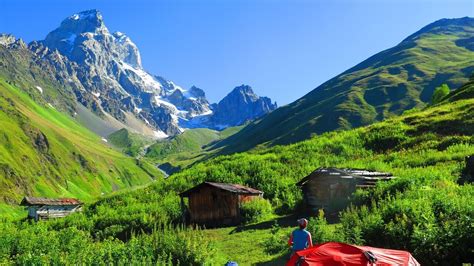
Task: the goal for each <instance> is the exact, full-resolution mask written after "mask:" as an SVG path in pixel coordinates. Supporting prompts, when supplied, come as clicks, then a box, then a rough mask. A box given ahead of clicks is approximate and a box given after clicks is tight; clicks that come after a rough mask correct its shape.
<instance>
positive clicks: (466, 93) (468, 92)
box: [444, 75, 474, 102]
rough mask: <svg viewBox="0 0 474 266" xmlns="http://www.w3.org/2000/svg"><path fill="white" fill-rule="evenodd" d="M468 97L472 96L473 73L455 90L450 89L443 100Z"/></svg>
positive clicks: (473, 90)
mask: <svg viewBox="0 0 474 266" xmlns="http://www.w3.org/2000/svg"><path fill="white" fill-rule="evenodd" d="M468 98H474V75H472V76H471V78H470V79H469V81H468V82H467V83H466V84H464V85H463V86H462V87H460V88H459V89H457V90H454V91H452V92H451V93H450V94H449V95H448V96H447V97H446V99H444V101H445V102H447V101H449V102H452V101H456V100H460V99H468Z"/></svg>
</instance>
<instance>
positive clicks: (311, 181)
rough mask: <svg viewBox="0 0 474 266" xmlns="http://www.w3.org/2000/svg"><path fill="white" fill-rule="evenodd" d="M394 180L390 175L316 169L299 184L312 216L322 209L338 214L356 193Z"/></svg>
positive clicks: (363, 171) (353, 170)
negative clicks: (384, 181) (377, 183)
mask: <svg viewBox="0 0 474 266" xmlns="http://www.w3.org/2000/svg"><path fill="white" fill-rule="evenodd" d="M392 178H394V177H393V176H392V174H391V173H382V172H376V171H369V170H362V169H339V168H318V169H316V170H315V171H314V172H312V173H311V174H309V175H308V176H306V177H305V178H303V179H302V180H301V181H300V182H298V183H297V185H298V186H300V187H301V189H302V191H303V195H304V201H305V203H306V205H307V206H308V207H309V208H310V210H311V211H312V212H316V211H317V210H318V209H323V210H325V211H328V212H329V213H334V212H338V211H340V210H342V209H344V208H345V207H347V206H348V204H349V200H350V196H351V195H352V193H354V192H355V191H356V189H367V188H371V187H374V186H375V183H376V182H378V181H380V180H390V179H392Z"/></svg>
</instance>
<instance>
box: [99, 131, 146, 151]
mask: <svg viewBox="0 0 474 266" xmlns="http://www.w3.org/2000/svg"><path fill="white" fill-rule="evenodd" d="M107 140H108V141H109V142H110V143H111V144H112V145H114V146H115V147H117V148H119V149H121V150H122V151H123V152H124V153H125V154H127V155H130V156H137V155H139V153H141V151H142V149H143V148H144V147H145V146H147V145H149V144H151V143H152V142H153V140H152V139H151V138H148V137H146V136H144V135H141V134H136V133H131V132H130V131H128V130H127V129H125V128H122V129H119V130H117V131H115V132H114V133H112V134H110V135H109V136H107Z"/></svg>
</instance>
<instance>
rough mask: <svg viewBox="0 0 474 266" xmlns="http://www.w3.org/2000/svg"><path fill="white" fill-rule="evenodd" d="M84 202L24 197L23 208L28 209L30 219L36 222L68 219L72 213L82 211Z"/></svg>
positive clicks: (68, 199) (69, 199) (67, 199)
mask: <svg viewBox="0 0 474 266" xmlns="http://www.w3.org/2000/svg"><path fill="white" fill-rule="evenodd" d="M82 204H83V203H82V202H81V201H79V200H77V199H71V198H58V199H49V198H33V197H24V198H23V200H22V201H21V203H20V205H21V206H26V207H27V209H28V218H31V219H34V220H35V221H38V220H43V219H51V218H61V217H66V216H68V215H69V214H71V213H74V212H77V211H81V209H82Z"/></svg>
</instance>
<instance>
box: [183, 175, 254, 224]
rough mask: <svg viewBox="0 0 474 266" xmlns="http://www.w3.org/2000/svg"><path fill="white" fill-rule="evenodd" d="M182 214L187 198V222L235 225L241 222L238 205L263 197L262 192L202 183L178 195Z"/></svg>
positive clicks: (236, 186)
mask: <svg viewBox="0 0 474 266" xmlns="http://www.w3.org/2000/svg"><path fill="white" fill-rule="evenodd" d="M180 196H181V206H182V208H183V213H184V212H185V211H186V207H185V204H184V198H188V208H187V214H188V215H189V217H188V218H189V221H190V222H191V223H196V224H204V225H209V226H221V225H235V224H239V223H240V222H241V215H240V205H241V204H242V203H243V202H247V201H251V200H254V199H256V198H261V197H263V192H262V191H260V190H256V189H253V188H250V187H246V186H242V185H238V184H225V183H215V182H204V183H201V184H199V185H197V186H195V187H193V188H191V189H189V190H187V191H184V192H182V193H181V194H180Z"/></svg>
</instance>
